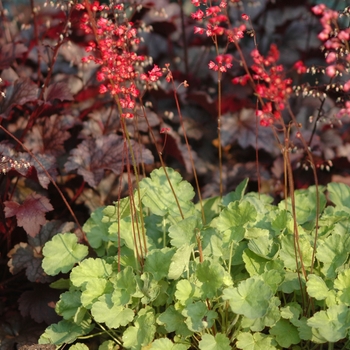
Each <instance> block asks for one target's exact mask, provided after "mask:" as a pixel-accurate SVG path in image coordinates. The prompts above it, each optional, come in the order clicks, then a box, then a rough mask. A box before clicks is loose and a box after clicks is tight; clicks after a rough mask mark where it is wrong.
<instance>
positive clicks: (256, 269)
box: [242, 249, 268, 276]
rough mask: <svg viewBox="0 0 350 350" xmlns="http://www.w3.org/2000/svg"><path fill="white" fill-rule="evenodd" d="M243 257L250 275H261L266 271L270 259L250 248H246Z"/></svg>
mask: <svg viewBox="0 0 350 350" xmlns="http://www.w3.org/2000/svg"><path fill="white" fill-rule="evenodd" d="M242 258H243V261H244V263H245V268H246V269H247V271H248V272H249V275H250V276H254V275H261V274H262V273H263V272H264V271H265V265H266V264H267V262H268V260H267V259H265V258H262V257H261V256H259V255H256V254H255V253H253V252H252V251H251V250H250V249H246V250H245V251H244V252H243V254H242Z"/></svg>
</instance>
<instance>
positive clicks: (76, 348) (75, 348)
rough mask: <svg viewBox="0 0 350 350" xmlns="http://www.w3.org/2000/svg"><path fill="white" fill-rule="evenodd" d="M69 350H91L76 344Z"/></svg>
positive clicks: (83, 345)
mask: <svg viewBox="0 0 350 350" xmlns="http://www.w3.org/2000/svg"><path fill="white" fill-rule="evenodd" d="M69 350H89V348H88V347H87V346H86V345H85V344H82V343H76V344H74V345H72V346H71V347H70V348H69Z"/></svg>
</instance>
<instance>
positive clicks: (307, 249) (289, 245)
mask: <svg viewBox="0 0 350 350" xmlns="http://www.w3.org/2000/svg"><path fill="white" fill-rule="evenodd" d="M298 231H299V238H298V245H299V247H300V252H301V255H302V258H303V264H304V266H305V267H309V266H311V258H312V251H313V247H312V243H311V240H310V237H309V236H307V235H306V234H305V233H304V230H303V228H302V227H301V226H298ZM280 237H281V244H282V248H281V250H280V251H279V256H280V258H281V260H283V261H284V265H285V267H287V268H289V269H291V270H295V269H296V261H295V246H294V233H285V234H283V235H281V236H280ZM298 255H299V254H298ZM298 264H299V266H300V259H299V258H298Z"/></svg>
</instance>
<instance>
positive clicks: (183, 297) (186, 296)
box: [175, 279, 201, 305]
mask: <svg viewBox="0 0 350 350" xmlns="http://www.w3.org/2000/svg"><path fill="white" fill-rule="evenodd" d="M175 297H176V298H177V300H178V301H180V303H181V304H182V305H187V304H188V303H191V302H192V301H193V300H198V299H200V298H201V291H200V289H199V287H198V286H197V285H195V284H194V283H191V282H190V281H189V280H186V279H183V280H180V281H178V282H177V284H176V292H175Z"/></svg>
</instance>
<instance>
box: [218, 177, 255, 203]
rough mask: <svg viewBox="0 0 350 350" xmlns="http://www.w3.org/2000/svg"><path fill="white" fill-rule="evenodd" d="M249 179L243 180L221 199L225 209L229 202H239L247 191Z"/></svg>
mask: <svg viewBox="0 0 350 350" xmlns="http://www.w3.org/2000/svg"><path fill="white" fill-rule="evenodd" d="M248 181H249V179H244V180H243V181H242V182H241V183H240V184H239V185H238V186H237V187H236V189H235V190H234V191H233V192H230V193H228V194H227V195H226V196H224V197H223V198H222V204H223V205H224V206H225V207H227V206H228V205H229V204H230V203H231V202H235V201H241V200H242V199H243V197H244V193H245V191H246V190H247V186H248Z"/></svg>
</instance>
